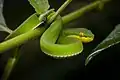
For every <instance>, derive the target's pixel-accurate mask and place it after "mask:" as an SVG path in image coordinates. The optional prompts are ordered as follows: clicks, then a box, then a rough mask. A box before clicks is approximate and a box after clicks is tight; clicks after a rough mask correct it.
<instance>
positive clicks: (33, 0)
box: [28, 0, 50, 14]
mask: <svg viewBox="0 0 120 80" xmlns="http://www.w3.org/2000/svg"><path fill="white" fill-rule="evenodd" d="M28 1H29V2H30V4H31V5H32V6H33V7H34V8H35V11H36V12H37V13H39V14H41V13H44V12H46V11H47V10H48V9H49V7H50V5H49V3H48V0H28Z"/></svg>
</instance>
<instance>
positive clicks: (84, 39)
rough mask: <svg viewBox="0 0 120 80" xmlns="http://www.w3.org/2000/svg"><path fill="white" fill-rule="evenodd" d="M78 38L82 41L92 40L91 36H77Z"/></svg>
mask: <svg viewBox="0 0 120 80" xmlns="http://www.w3.org/2000/svg"><path fill="white" fill-rule="evenodd" d="M79 39H80V40H81V41H82V42H83V43H89V42H91V41H93V39H94V38H93V37H79Z"/></svg>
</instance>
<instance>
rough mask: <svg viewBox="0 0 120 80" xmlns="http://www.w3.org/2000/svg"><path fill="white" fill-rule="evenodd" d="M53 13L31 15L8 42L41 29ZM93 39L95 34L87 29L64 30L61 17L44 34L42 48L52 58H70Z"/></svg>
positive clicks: (8, 37) (9, 36) (10, 36)
mask: <svg viewBox="0 0 120 80" xmlns="http://www.w3.org/2000/svg"><path fill="white" fill-rule="evenodd" d="M52 11H53V10H49V11H47V12H46V13H43V14H41V15H40V16H39V17H38V15H37V14H36V13H35V14H33V15H31V16H30V17H29V18H28V19H27V20H25V21H24V22H23V23H22V24H21V25H20V26H19V27H18V28H17V29H16V30H14V31H13V32H12V33H11V34H10V35H8V36H7V37H6V40H7V39H10V38H13V37H15V36H18V35H20V34H23V33H26V32H28V31H29V30H33V29H35V28H37V27H41V24H42V23H44V20H45V18H46V17H47V16H48V15H50V13H51V12H52ZM42 27H43V26H42ZM93 39H94V34H93V33H92V32H91V31H90V30H88V29H86V28H66V29H63V23H62V18H61V17H60V15H59V16H58V17H57V18H56V19H55V20H54V21H53V22H52V23H51V24H50V26H49V27H47V28H46V31H45V32H44V33H43V34H42V36H41V38H40V47H41V50H42V51H43V52H44V53H45V54H47V55H50V56H52V57H60V58H62V57H70V56H74V55H77V54H79V53H81V52H82V51H83V44H82V43H87V42H91V41H92V40H93Z"/></svg>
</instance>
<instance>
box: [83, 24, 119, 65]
mask: <svg viewBox="0 0 120 80" xmlns="http://www.w3.org/2000/svg"><path fill="white" fill-rule="evenodd" d="M118 43H120V24H118V25H117V26H116V27H115V29H114V30H113V31H112V32H111V33H110V34H109V35H108V37H106V38H105V39H104V40H103V41H102V42H101V43H100V44H99V45H98V46H97V47H96V48H95V49H94V50H93V52H92V53H91V54H90V55H89V56H88V57H87V59H86V61H85V65H87V64H88V63H89V62H90V60H91V59H92V58H94V57H95V56H96V55H98V54H99V53H100V52H101V51H103V50H105V49H107V48H109V47H111V46H114V45H115V44H118Z"/></svg>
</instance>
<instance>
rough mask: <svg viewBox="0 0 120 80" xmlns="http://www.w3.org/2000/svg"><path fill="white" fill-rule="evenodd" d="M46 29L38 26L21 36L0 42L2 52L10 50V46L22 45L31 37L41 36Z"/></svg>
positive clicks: (0, 51)
mask: <svg viewBox="0 0 120 80" xmlns="http://www.w3.org/2000/svg"><path fill="white" fill-rule="evenodd" d="M44 31H45V28H37V29H34V30H31V31H28V32H26V33H24V34H21V35H19V36H16V37H14V38H12V39H9V40H6V41H4V42H2V43H0V53H2V52H4V51H6V50H9V49H10V48H13V47H16V46H20V45H21V44H23V43H25V42H27V41H28V40H30V39H34V38H35V37H37V36H40V35H41V34H42V33H43V32H44Z"/></svg>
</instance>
